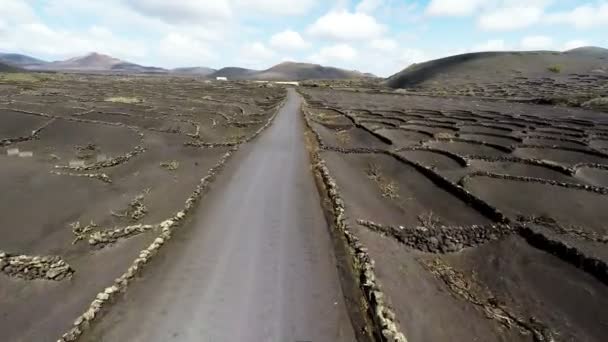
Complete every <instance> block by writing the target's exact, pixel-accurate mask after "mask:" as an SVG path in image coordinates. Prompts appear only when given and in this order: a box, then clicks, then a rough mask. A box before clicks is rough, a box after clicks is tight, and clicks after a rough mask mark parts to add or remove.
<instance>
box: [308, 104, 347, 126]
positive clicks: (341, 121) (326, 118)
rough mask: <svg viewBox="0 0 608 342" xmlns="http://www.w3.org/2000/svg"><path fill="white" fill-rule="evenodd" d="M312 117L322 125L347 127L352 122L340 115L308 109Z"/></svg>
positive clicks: (324, 110)
mask: <svg viewBox="0 0 608 342" xmlns="http://www.w3.org/2000/svg"><path fill="white" fill-rule="evenodd" d="M309 111H310V112H311V114H312V116H313V117H314V118H316V119H317V120H319V121H321V122H323V123H324V124H327V125H331V126H349V125H352V121H351V120H350V119H349V118H347V117H346V116H344V115H343V114H341V113H338V112H336V111H333V110H328V109H316V108H311V109H309Z"/></svg>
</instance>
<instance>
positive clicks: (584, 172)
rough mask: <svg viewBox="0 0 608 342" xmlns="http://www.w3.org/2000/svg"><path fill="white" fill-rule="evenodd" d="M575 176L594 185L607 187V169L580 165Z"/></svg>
mask: <svg viewBox="0 0 608 342" xmlns="http://www.w3.org/2000/svg"><path fill="white" fill-rule="evenodd" d="M576 178H578V179H580V180H582V181H584V182H586V183H589V184H593V185H596V186H603V187H608V170H604V169H596V168H591V167H581V168H579V169H578V170H576Z"/></svg>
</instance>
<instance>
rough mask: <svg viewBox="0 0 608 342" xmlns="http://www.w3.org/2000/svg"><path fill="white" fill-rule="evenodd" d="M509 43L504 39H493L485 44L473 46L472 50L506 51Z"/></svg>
mask: <svg viewBox="0 0 608 342" xmlns="http://www.w3.org/2000/svg"><path fill="white" fill-rule="evenodd" d="M504 50H507V45H506V44H505V41H504V40H502V39H491V40H488V41H487V42H485V43H483V44H478V45H475V46H473V49H472V51H504Z"/></svg>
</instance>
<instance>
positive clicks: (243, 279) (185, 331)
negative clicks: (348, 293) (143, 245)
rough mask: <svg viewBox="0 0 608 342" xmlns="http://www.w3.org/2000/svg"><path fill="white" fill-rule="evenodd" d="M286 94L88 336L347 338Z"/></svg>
mask: <svg viewBox="0 0 608 342" xmlns="http://www.w3.org/2000/svg"><path fill="white" fill-rule="evenodd" d="M300 103H301V99H300V97H299V96H298V95H297V93H296V92H295V91H294V90H289V94H288V99H287V102H286V104H285V105H284V107H283V108H282V110H281V111H280V113H279V114H278V116H277V117H276V119H275V122H274V124H273V125H272V126H271V127H270V128H268V129H267V130H266V131H265V132H264V133H263V134H262V135H261V136H260V137H259V138H258V139H257V140H255V141H253V142H251V143H250V144H249V145H248V146H245V147H243V148H242V149H241V150H240V151H239V152H238V153H237V154H236V155H235V156H234V158H233V159H232V160H231V161H230V162H229V164H228V167H227V169H226V170H225V171H224V172H223V173H222V174H221V176H220V177H219V178H218V180H217V182H216V183H215V184H214V186H213V189H212V190H211V191H210V193H209V194H208V195H207V197H206V199H205V200H203V202H202V203H201V206H200V208H199V209H198V211H197V213H196V214H195V218H194V219H193V221H191V222H190V223H188V224H187V225H186V226H185V227H183V229H182V230H181V231H180V232H179V233H177V235H176V236H175V239H174V240H172V241H171V244H170V245H168V246H167V248H166V249H165V250H163V251H162V252H161V254H159V255H158V259H156V260H155V261H154V262H153V263H152V265H151V267H150V268H149V269H147V270H146V271H145V272H144V275H143V279H141V280H140V281H139V282H137V283H135V284H134V286H133V287H131V288H130V289H129V291H128V293H127V294H126V296H125V297H126V298H124V299H123V300H121V301H120V302H119V303H117V304H116V305H115V306H114V307H113V308H112V309H111V310H110V311H109V312H108V313H107V314H106V315H105V317H103V318H102V319H101V321H100V322H99V323H98V324H96V326H95V327H94V328H93V329H92V331H91V333H88V334H87V335H86V336H85V340H96V341H99V340H103V341H197V342H200V341H214V342H215V341H277V342H284V341H290V342H291V341H294V342H295V341H315V342H319V341H354V340H355V338H354V333H353V328H352V326H351V324H350V320H349V318H348V314H347V311H346V307H345V304H344V300H343V296H342V292H341V289H340V284H339V279H338V273H337V270H336V264H335V258H334V255H333V252H332V246H331V241H330V238H329V233H328V231H327V227H326V223H325V220H324V218H323V213H322V211H321V208H320V206H319V198H318V194H317V191H316V189H315V186H314V181H313V178H312V174H311V171H310V163H309V159H308V155H307V153H306V150H305V146H304V139H303V127H302V126H303V123H302V120H301V118H300V117H299V109H300Z"/></svg>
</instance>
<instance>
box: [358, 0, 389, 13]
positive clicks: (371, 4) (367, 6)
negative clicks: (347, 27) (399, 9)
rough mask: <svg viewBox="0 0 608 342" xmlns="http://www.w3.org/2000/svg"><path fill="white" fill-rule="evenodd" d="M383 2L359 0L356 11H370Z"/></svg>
mask: <svg viewBox="0 0 608 342" xmlns="http://www.w3.org/2000/svg"><path fill="white" fill-rule="evenodd" d="M383 4H384V0H361V2H360V3H358V4H357V7H356V11H357V12H362V13H371V12H373V11H375V10H377V9H378V8H380V7H381V6H382V5H383Z"/></svg>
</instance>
